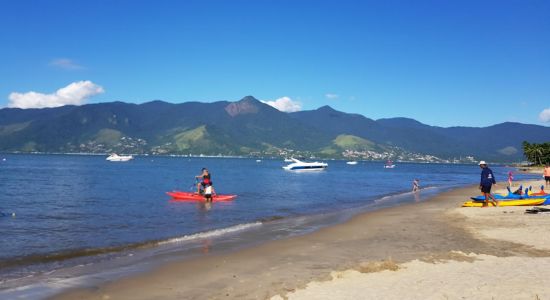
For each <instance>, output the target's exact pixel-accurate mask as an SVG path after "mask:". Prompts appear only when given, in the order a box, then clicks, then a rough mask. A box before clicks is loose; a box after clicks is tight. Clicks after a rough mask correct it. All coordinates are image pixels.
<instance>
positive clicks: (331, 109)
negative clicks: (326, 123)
mask: <svg viewBox="0 0 550 300" xmlns="http://www.w3.org/2000/svg"><path fill="white" fill-rule="evenodd" d="M317 110H318V111H326V112H335V111H337V110H335V109H334V108H332V107H330V106H329V105H324V106H321V107H319V108H318V109H317Z"/></svg>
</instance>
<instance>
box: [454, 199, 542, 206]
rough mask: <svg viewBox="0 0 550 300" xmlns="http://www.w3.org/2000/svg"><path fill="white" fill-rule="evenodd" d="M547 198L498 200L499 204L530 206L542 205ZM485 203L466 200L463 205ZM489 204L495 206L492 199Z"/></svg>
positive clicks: (481, 204) (480, 204)
mask: <svg viewBox="0 0 550 300" xmlns="http://www.w3.org/2000/svg"><path fill="white" fill-rule="evenodd" d="M544 201H545V199H544V198H540V199H521V200H501V201H498V206H530V205H541V204H542V203H544ZM483 204H484V202H483V201H466V202H464V204H462V207H482V206H483ZM489 206H495V205H494V204H493V203H492V202H491V201H489Z"/></svg>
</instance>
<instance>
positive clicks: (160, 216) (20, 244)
mask: <svg viewBox="0 0 550 300" xmlns="http://www.w3.org/2000/svg"><path fill="white" fill-rule="evenodd" d="M4 158H5V160H3V159H4ZM327 162H328V164H329V167H328V169H327V170H326V171H321V172H313V173H294V172H288V171H284V170H283V169H282V168H281V167H282V166H283V165H285V163H284V162H283V161H282V160H262V161H261V162H256V160H255V159H239V158H194V157H193V158H189V157H152V156H138V157H136V158H135V159H134V160H132V161H130V162H125V163H113V162H107V161H105V156H86V155H13V154H0V211H1V212H2V213H3V216H2V217H0V232H1V234H0V235H1V236H2V240H3V241H2V243H0V292H2V291H4V292H6V290H8V289H13V288H14V287H18V286H24V285H33V284H34V285H40V286H41V288H44V285H45V284H44V280H46V278H47V281H48V282H51V281H52V278H65V279H66V278H72V277H73V278H74V277H77V276H84V275H86V274H88V275H90V274H93V273H97V272H99V269H101V270H102V272H106V268H105V266H106V265H109V266H111V267H112V268H111V269H110V271H109V272H111V273H110V274H111V275H112V274H116V273H117V268H118V270H120V269H123V268H127V269H128V268H130V267H131V266H135V265H136V264H137V261H142V260H143V259H145V258H151V257H155V256H158V257H164V258H166V257H174V256H177V257H181V256H182V255H188V256H193V255H200V253H201V251H202V252H205V250H206V251H208V248H209V247H212V245H213V244H214V245H216V248H218V249H236V248H239V247H244V246H247V245H252V244H254V243H258V242H262V241H266V240H269V239H274V238H282V237H285V236H289V235H296V234H303V233H306V232H309V231H312V230H315V229H317V228H319V227H321V226H326V225H330V224H334V223H337V222H341V221H343V220H345V219H347V218H349V217H350V216H351V215H353V214H354V213H357V212H360V211H365V210H372V209H377V208H381V207H385V206H394V205H399V204H401V203H407V202H414V201H419V200H422V199H425V198H426V197H427V196H429V195H433V194H435V193H438V192H440V191H442V190H446V189H449V188H452V187H457V186H461V185H467V184H476V183H477V182H478V181H479V173H480V170H479V167H478V166H476V165H443V164H407V163H398V164H397V167H396V168H395V169H384V168H383V163H381V162H360V163H359V164H358V165H354V166H353V165H347V164H346V163H345V162H344V161H327ZM202 167H207V168H209V170H210V171H211V173H212V179H213V182H214V186H215V188H216V191H217V192H218V193H220V194H223V193H229V194H238V198H237V199H236V200H235V201H233V202H229V203H213V205H212V206H211V207H206V206H204V205H203V204H198V203H182V202H171V201H169V200H170V199H169V197H168V196H167V195H166V194H165V192H166V191H171V190H176V189H177V190H182V191H190V190H192V188H194V182H195V181H194V176H195V175H198V174H199V173H200V170H201V168H202ZM492 168H493V170H494V171H495V175H496V177H497V181H501V182H502V181H504V180H505V174H506V173H507V172H508V171H509V170H510V169H508V168H505V167H498V166H494V167H492ZM414 178H419V179H420V183H421V186H422V188H426V189H425V190H423V191H422V192H421V194H420V195H421V198H419V197H415V196H414V195H413V194H411V193H409V192H410V190H411V186H412V180H413V179H414ZM12 213H15V217H12V216H11V214H12ZM197 249H199V250H200V251H198V250H197ZM174 253H177V255H176V254H174ZM182 253H184V254H182ZM101 264H103V265H101ZM82 266H87V268H82ZM94 266H95V267H96V268H95V269H94ZM99 266H101V267H99ZM77 267H79V268H77ZM107 269H108V268H107ZM56 276H57V277H56ZM106 277H108V276H106ZM31 290H32V289H31ZM41 292H43V291H41ZM27 293H28V291H27ZM23 294H25V292H23ZM0 295H1V294H0ZM27 295H29V294H27Z"/></svg>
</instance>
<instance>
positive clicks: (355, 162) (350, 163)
mask: <svg viewBox="0 0 550 300" xmlns="http://www.w3.org/2000/svg"><path fill="white" fill-rule="evenodd" d="M346 164H348V165H356V164H357V161H356V160H352V161H347V162H346Z"/></svg>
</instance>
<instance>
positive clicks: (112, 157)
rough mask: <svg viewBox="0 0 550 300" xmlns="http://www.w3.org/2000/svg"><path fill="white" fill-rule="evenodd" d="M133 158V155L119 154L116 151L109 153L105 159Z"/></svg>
mask: <svg viewBox="0 0 550 300" xmlns="http://www.w3.org/2000/svg"><path fill="white" fill-rule="evenodd" d="M131 159H134V157H133V156H132V155H118V154H116V153H113V154H111V155H109V157H107V158H106V159H105V160H108V161H129V160H131Z"/></svg>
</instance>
